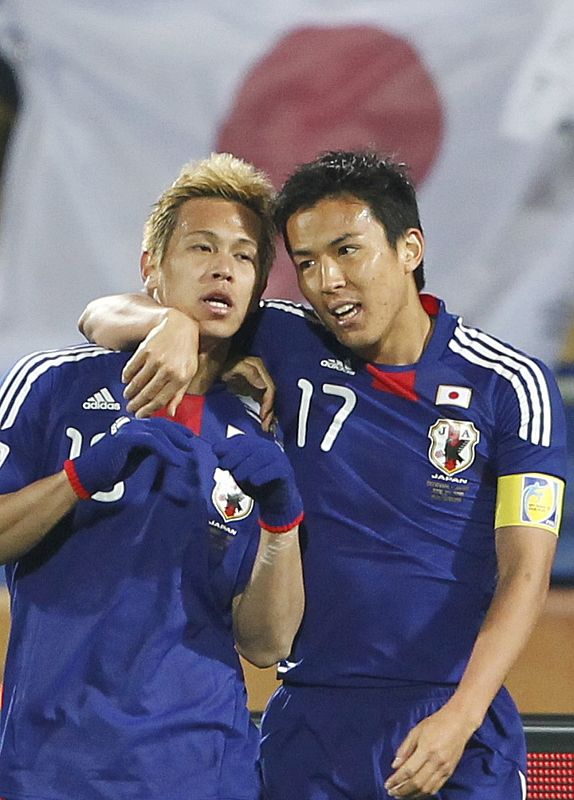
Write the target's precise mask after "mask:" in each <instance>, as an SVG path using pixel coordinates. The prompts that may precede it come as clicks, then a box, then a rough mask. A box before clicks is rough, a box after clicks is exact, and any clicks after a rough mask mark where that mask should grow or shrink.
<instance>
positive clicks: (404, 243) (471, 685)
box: [84, 151, 566, 800]
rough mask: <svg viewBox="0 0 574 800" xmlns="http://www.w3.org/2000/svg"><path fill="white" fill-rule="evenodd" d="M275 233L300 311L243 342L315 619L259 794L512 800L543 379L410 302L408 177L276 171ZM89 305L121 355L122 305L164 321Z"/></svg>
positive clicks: (340, 168) (558, 487) (558, 408)
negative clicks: (273, 443) (266, 382)
mask: <svg viewBox="0 0 574 800" xmlns="http://www.w3.org/2000/svg"><path fill="white" fill-rule="evenodd" d="M276 222H277V225H278V227H279V229H280V231H281V232H282V233H283V236H284V239H285V243H286V245H287V249H288V251H289V253H290V256H291V258H292V260H293V262H294V264H295V268H296V270H297V276H298V281H299V286H300V289H301V291H302V293H303V295H304V297H305V298H306V300H307V301H308V302H309V303H310V305H311V306H312V310H311V309H307V308H305V307H303V306H299V305H296V304H293V303H289V302H285V301H266V302H264V303H263V304H262V307H261V309H260V311H259V313H258V315H256V318H255V324H254V330H253V331H252V338H251V341H250V342H249V348H250V350H249V352H251V353H252V354H256V355H257V354H258V355H260V356H261V357H262V358H263V359H264V362H265V365H266V367H267V369H268V370H269V372H270V374H271V376H272V377H273V380H274V381H275V383H276V387H277V401H276V413H277V416H278V419H279V422H280V424H281V427H282V429H283V432H284V436H285V448H286V452H287V454H288V455H289V458H290V461H291V463H292V465H293V467H294V470H295V474H296V476H297V480H298V482H299V485H300V488H301V492H302V495H303V499H304V502H305V506H306V509H307V515H306V520H305V526H304V535H303V548H304V553H303V559H304V575H305V589H306V609H305V614H304V618H303V622H302V625H301V628H300V630H299V632H298V634H297V636H296V638H295V643H294V647H293V649H292V652H291V654H290V655H289V657H288V658H287V659H285V660H284V661H283V662H282V663H281V664H280V667H279V672H280V674H281V676H282V678H283V681H284V682H283V686H282V687H281V688H280V689H279V690H278V691H277V692H276V693H275V695H274V696H273V698H272V699H271V701H270V703H269V705H268V708H267V711H266V714H265V716H264V719H263V725H262V732H263V738H262V768H263V776H264V782H265V788H266V792H267V796H268V797H269V798H270V800H292V798H295V797H296V798H298V799H301V800H343V799H345V800H348V798H353V800H374V799H375V798H377V800H384V798H389V797H401V798H403V797H404V798H406V797H408V798H418V797H426V796H436V797H437V798H440V799H441V800H463V799H464V800H471V799H472V800H487V799H488V800H523V798H524V797H525V777H524V773H525V761H526V757H525V743H524V736H523V732H522V727H521V722H520V717H519V714H518V712H517V710H516V708H515V706H514V703H513V701H512V699H511V698H510V696H509V694H508V692H507V691H506V690H505V689H504V688H503V682H504V680H505V678H506V675H507V674H508V671H509V670H510V668H511V667H512V665H513V663H514V662H515V661H516V659H517V657H518V655H519V654H520V652H521V650H522V648H523V647H524V645H525V643H526V641H527V640H528V637H529V636H530V633H531V631H532V629H533V627H534V625H535V622H536V620H537V618H538V615H539V613H540V611H541V609H542V607H543V605H544V600H545V597H546V593H547V589H548V583H549V577H550V570H551V564H552V559H553V555H554V551H555V546H556V537H557V535H558V531H559V525H560V518H561V509H562V498H563V490H564V479H565V474H566V453H565V431H564V428H565V425H564V415H563V408H562V404H561V400H560V397H559V393H558V390H557V388H556V384H555V381H554V379H553V377H552V375H551V373H550V371H549V370H548V369H547V367H546V366H545V365H544V364H542V363H541V362H540V361H538V360H537V359H535V358H531V357H530V356H528V355H525V354H524V353H522V352H520V351H519V350H517V349H516V348H514V347H513V346H511V345H509V344H506V343H504V342H501V341H499V340H498V339H496V338H495V337H493V336H490V335H488V334H486V333H484V332H482V331H480V330H478V329H476V328H474V327H471V326H469V325H467V324H465V323H464V322H463V321H462V320H461V319H460V318H458V317H456V316H453V315H452V314H450V313H448V312H447V310H446V309H445V306H444V304H443V303H442V302H441V301H440V300H438V299H436V298H434V297H432V296H430V295H426V294H423V293H422V292H421V290H422V288H423V285H424V276H423V271H422V264H423V256H424V237H423V232H422V228H421V225H420V221H419V215H418V210H417V202H416V196H415V191H414V189H413V187H412V185H411V183H410V181H409V179H408V175H407V172H406V170H405V168H404V167H403V166H401V165H398V164H395V163H393V162H392V161H390V160H388V159H385V158H381V157H380V156H379V155H377V154H376V153H372V152H338V151H335V152H329V153H325V154H323V155H321V156H319V157H318V158H317V159H315V160H314V161H312V162H310V163H308V164H304V165H302V166H301V167H299V168H298V169H297V170H295V172H294V173H293V174H292V175H291V176H290V177H289V178H288V180H287V182H286V183H285V185H284V186H283V189H282V190H281V192H280V193H279V197H278V201H277V209H276ZM100 302H101V305H100V306H92V307H91V309H90V310H89V311H88V312H87V317H86V319H85V320H84V321H85V322H86V323H87V328H88V329H89V332H90V334H91V335H95V336H96V339H97V338H98V337H99V336H102V335H104V333H103V331H104V329H106V330H107V332H106V334H105V335H106V336H112V333H111V331H112V330H113V332H114V333H113V336H112V338H113V339H114V341H115V342H116V343H117V344H121V343H122V341H123V339H125V337H126V332H124V333H121V327H122V326H121V314H120V310H121V309H122V308H126V307H127V308H129V309H131V312H132V313H133V315H134V317H136V316H137V318H138V320H139V322H138V326H141V327H138V326H136V328H135V330H137V334H138V336H139V337H140V338H141V336H142V335H144V334H145V333H147V331H148V330H150V329H151V330H153V325H154V322H157V320H158V318H157V316H156V315H157V311H155V310H154V309H153V308H151V307H150V304H149V303H147V302H145V301H144V302H141V301H140V300H138V299H137V298H135V297H131V298H128V299H125V298H124V299H123V300H122V299H119V298H111V299H108V300H103V301H100ZM108 314H110V317H109V318H106V317H107V315H108ZM186 324H187V323H186ZM178 329H179V326H178V325H177V323H176V324H174V325H173V326H172V327H171V331H167V330H164V331H162V332H161V334H159V335H160V336H162V337H163V339H162V343H161V344H160V343H159V342H158V341H155V347H156V349H155V351H154V352H153V353H151V352H148V356H149V359H150V362H153V360H155V359H157V358H158V353H160V352H161V353H163V354H164V355H165V356H166V357H167V355H168V354H169V352H170V350H172V349H173V348H172V344H171V342H172V341H173V338H174V337H175V335H176V331H177V330H178ZM177 335H180V334H179V333H178V334H177ZM114 337H115V338H114ZM140 356H141V357H143V355H142V354H141V353H140ZM144 360H145V358H144ZM128 392H130V397H131V402H132V404H133V406H134V407H136V408H139V407H141V404H142V402H144V401H143V400H142V398H140V397H139V396H138V394H139V390H138V387H134V386H131V387H130V386H128ZM145 403H146V404H147V406H148V408H149V407H150V403H151V407H153V401H151V400H150V398H149V396H147V397H146V398H145Z"/></svg>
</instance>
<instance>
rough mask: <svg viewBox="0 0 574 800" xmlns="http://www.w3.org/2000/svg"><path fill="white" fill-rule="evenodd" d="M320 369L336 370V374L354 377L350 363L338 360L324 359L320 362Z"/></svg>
mask: <svg viewBox="0 0 574 800" xmlns="http://www.w3.org/2000/svg"><path fill="white" fill-rule="evenodd" d="M321 366H322V367H327V369H336V370H337V372H346V373H347V375H355V370H354V369H351V364H350V362H349V361H348V360H347V361H340V360H339V359H338V358H324V359H323V360H322V361H321Z"/></svg>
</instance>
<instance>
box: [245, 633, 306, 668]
mask: <svg viewBox="0 0 574 800" xmlns="http://www.w3.org/2000/svg"><path fill="white" fill-rule="evenodd" d="M292 646H293V639H290V640H289V641H287V639H285V640H284V641H275V642H261V643H256V642H250V643H249V644H247V643H243V644H241V643H239V642H238V643H237V651H238V652H239V654H240V655H241V656H242V657H243V658H244V659H246V661H249V663H250V664H253V666H254V667H258V668H259V669H266V668H267V667H274V666H275V665H276V664H277V663H278V662H279V661H283V660H284V659H286V658H288V657H289V654H290V653H291V647H292Z"/></svg>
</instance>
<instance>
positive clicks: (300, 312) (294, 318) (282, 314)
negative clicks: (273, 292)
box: [259, 298, 322, 327]
mask: <svg viewBox="0 0 574 800" xmlns="http://www.w3.org/2000/svg"><path fill="white" fill-rule="evenodd" d="M259 316H260V319H262V320H265V321H267V320H268V321H272V322H275V323H277V322H278V321H281V323H282V324H286V325H293V326H297V325H312V326H318V327H322V323H321V321H320V319H319V317H318V316H317V314H316V313H315V311H314V310H313V309H312V308H310V307H309V306H306V305H303V303H295V302H294V301H292V300H279V299H272V298H269V299H266V300H261V301H260V302H259Z"/></svg>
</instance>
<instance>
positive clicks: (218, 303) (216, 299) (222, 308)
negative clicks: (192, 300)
mask: <svg viewBox="0 0 574 800" xmlns="http://www.w3.org/2000/svg"><path fill="white" fill-rule="evenodd" d="M201 299H202V302H203V303H205V305H207V306H209V308H210V309H211V310H212V311H213V312H215V313H216V314H218V315H222V314H226V313H227V312H228V311H230V310H231V309H232V308H233V301H232V300H231V298H230V297H229V295H227V294H224V293H221V292H212V293H211V294H208V295H206V296H205V297H202V298H201Z"/></svg>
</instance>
